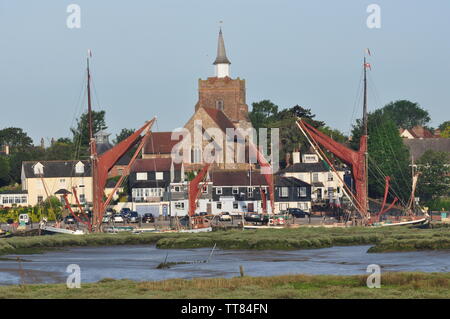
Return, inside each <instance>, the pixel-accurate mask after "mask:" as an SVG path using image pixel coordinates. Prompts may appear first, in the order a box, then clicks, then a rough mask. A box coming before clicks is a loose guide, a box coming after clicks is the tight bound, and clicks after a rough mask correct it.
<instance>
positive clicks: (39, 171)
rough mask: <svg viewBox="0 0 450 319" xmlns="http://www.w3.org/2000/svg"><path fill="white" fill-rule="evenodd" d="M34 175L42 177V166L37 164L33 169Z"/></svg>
mask: <svg viewBox="0 0 450 319" xmlns="http://www.w3.org/2000/svg"><path fill="white" fill-rule="evenodd" d="M33 170H34V175H44V165H42V164H41V163H39V162H37V163H36V164H34V167H33Z"/></svg>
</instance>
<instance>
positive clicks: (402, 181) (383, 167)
mask: <svg viewBox="0 0 450 319" xmlns="http://www.w3.org/2000/svg"><path fill="white" fill-rule="evenodd" d="M361 133H362V121H361V120H357V121H356V124H355V125H354V126H353V130H352V140H351V146H352V148H354V149H355V150H357V149H359V141H360V138H361V135H362V134H361ZM368 134H369V140H368V151H369V174H368V176H369V195H370V196H371V197H375V198H380V197H382V196H383V194H384V184H385V179H384V177H385V176H390V177H391V186H392V189H393V190H394V192H395V195H396V196H398V197H400V199H401V200H402V201H403V202H406V201H407V199H408V197H409V193H410V189H411V176H410V174H409V150H408V148H407V147H406V146H405V145H404V143H403V140H402V138H401V137H400V135H399V133H398V128H397V126H396V123H395V122H394V120H392V119H391V118H390V115H389V113H383V112H379V111H378V110H377V111H375V112H373V113H369V114H368Z"/></svg>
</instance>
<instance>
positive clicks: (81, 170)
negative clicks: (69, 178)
mask: <svg viewBox="0 0 450 319" xmlns="http://www.w3.org/2000/svg"><path fill="white" fill-rule="evenodd" d="M75 173H76V174H84V164H83V163H82V162H78V163H77V164H76V165H75Z"/></svg>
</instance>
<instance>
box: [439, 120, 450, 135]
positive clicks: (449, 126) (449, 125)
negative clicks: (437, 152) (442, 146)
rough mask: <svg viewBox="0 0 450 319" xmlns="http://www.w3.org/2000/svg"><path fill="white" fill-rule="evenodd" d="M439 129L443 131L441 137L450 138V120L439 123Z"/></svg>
mask: <svg viewBox="0 0 450 319" xmlns="http://www.w3.org/2000/svg"><path fill="white" fill-rule="evenodd" d="M439 130H440V131H441V137H445V138H450V121H445V122H444V123H442V124H441V125H439Z"/></svg>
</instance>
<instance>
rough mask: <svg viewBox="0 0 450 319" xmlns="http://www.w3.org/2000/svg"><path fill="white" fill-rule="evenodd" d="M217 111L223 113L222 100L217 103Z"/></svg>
mask: <svg viewBox="0 0 450 319" xmlns="http://www.w3.org/2000/svg"><path fill="white" fill-rule="evenodd" d="M216 109H218V110H221V111H223V101H222V100H217V101H216Z"/></svg>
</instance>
